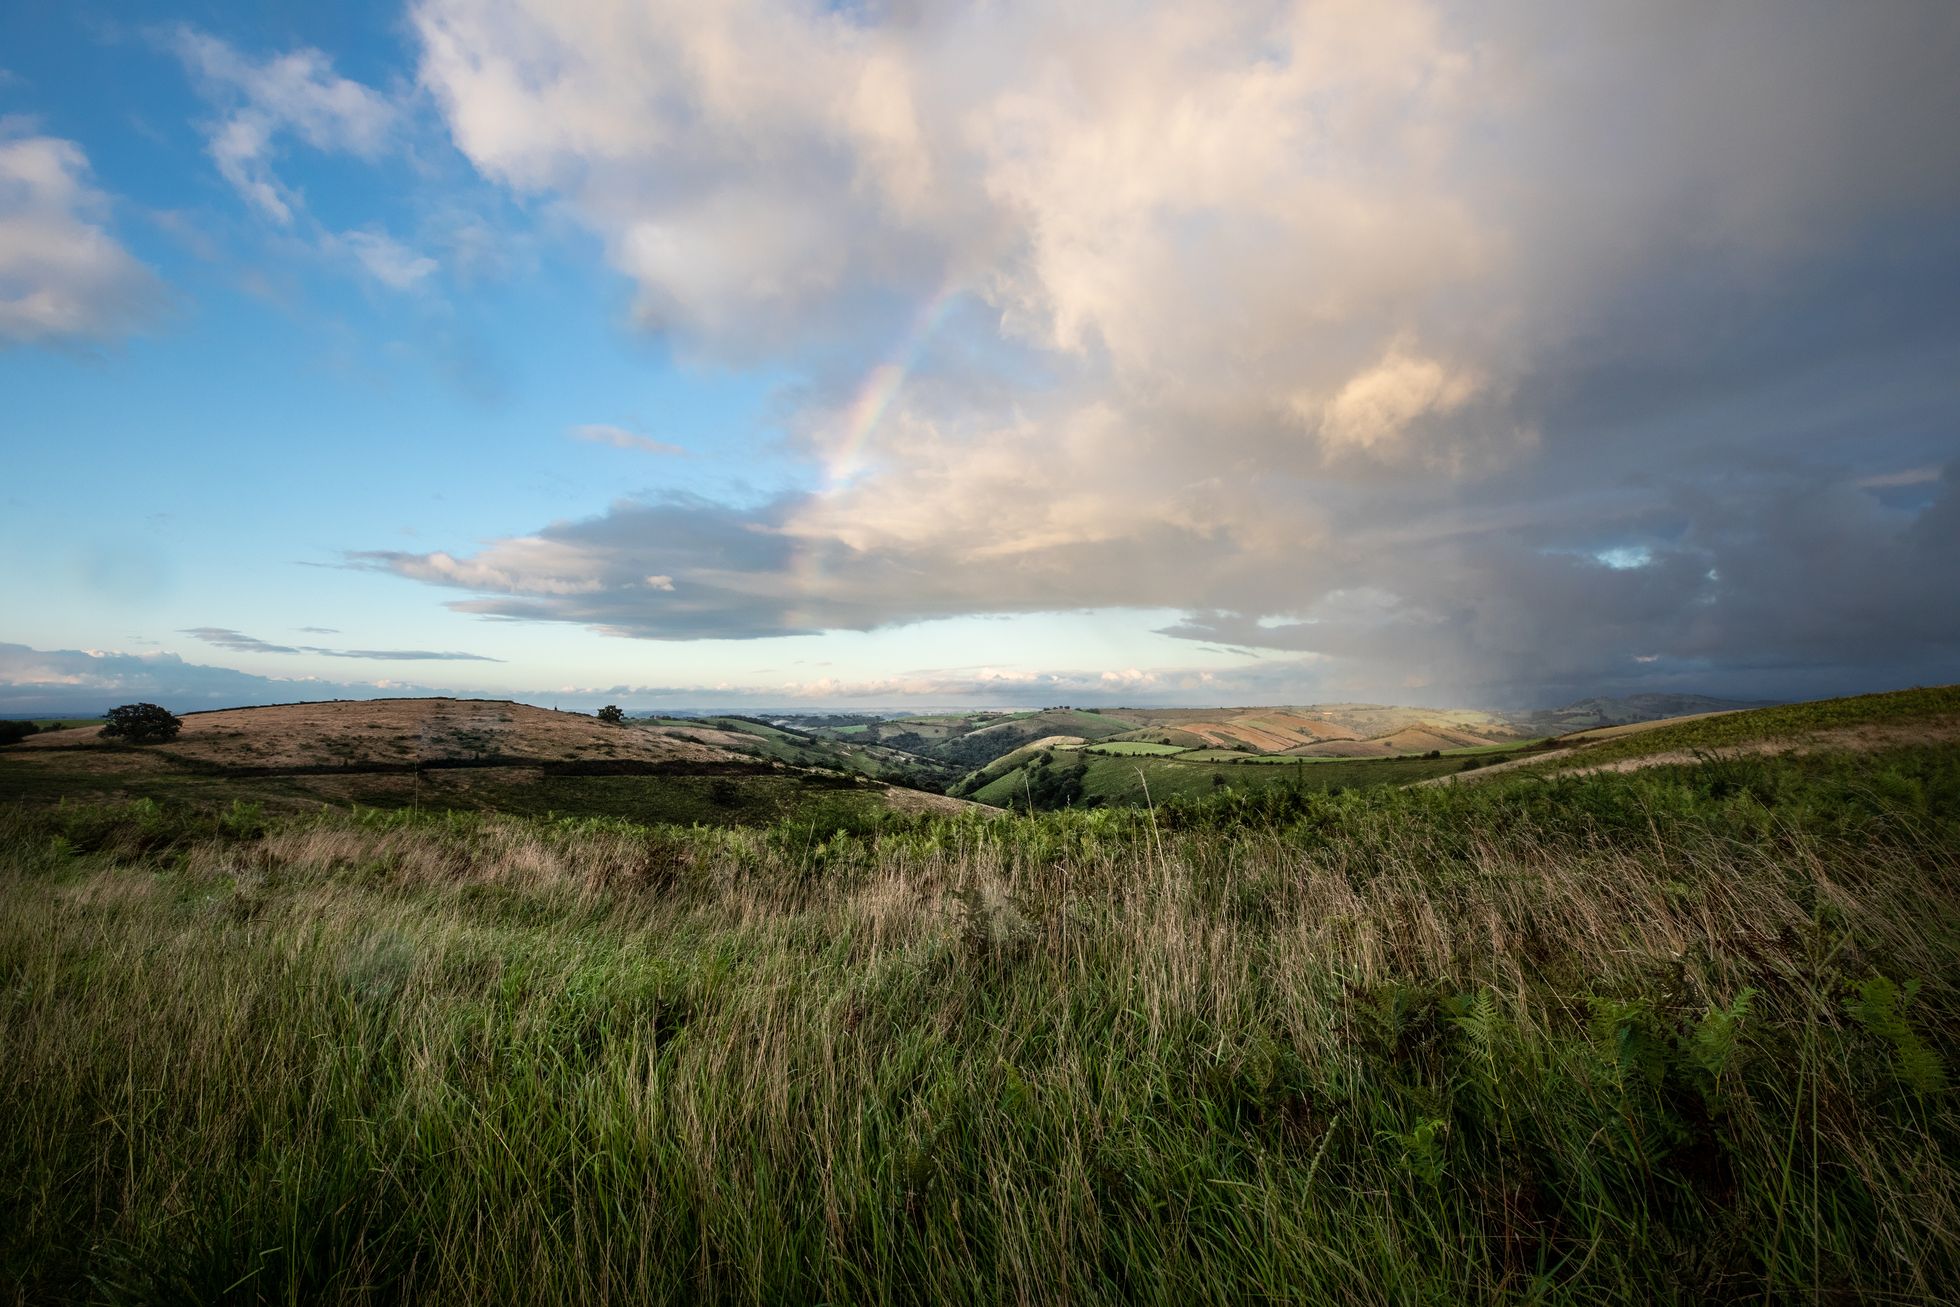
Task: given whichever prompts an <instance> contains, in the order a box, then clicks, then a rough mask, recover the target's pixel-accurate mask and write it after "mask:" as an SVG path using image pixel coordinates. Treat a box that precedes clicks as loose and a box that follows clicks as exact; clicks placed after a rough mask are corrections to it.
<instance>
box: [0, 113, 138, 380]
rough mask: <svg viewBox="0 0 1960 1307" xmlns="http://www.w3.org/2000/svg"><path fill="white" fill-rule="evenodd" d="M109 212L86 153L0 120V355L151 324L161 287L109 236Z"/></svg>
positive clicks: (16, 123)
mask: <svg viewBox="0 0 1960 1307" xmlns="http://www.w3.org/2000/svg"><path fill="white" fill-rule="evenodd" d="M108 207H109V201H108V198H107V197H106V196H104V195H103V194H102V192H100V191H99V190H97V189H95V187H94V186H93V185H91V184H90V181H89V165H88V157H87V155H85V154H84V153H83V152H82V148H81V146H79V145H77V144H76V143H75V142H73V141H66V140H62V139H60V138H58V137H53V136H36V135H30V134H28V132H27V130H26V125H25V124H24V123H22V122H21V121H19V120H7V119H0V345H21V344H38V343H47V342H58V341H72V340H85V339H94V340H101V339H109V338H113V337H116V336H120V335H123V334H125V333H127V332H129V331H132V330H135V329H136V328H138V327H140V326H141V325H143V324H144V323H145V322H146V321H148V320H149V319H150V318H151V317H152V316H153V315H154V313H155V311H156V309H157V307H158V305H159V303H160V300H161V286H160V284H159V283H158V281H157V279H156V276H155V274H153V273H152V272H151V271H150V270H149V269H148V268H147V267H145V266H144V265H143V264H141V263H139V262H138V261H137V260H136V259H135V258H134V257H133V256H132V255H131V254H130V253H129V251H128V250H126V249H124V248H123V247H122V245H121V244H119V243H118V242H117V241H116V239H115V238H114V237H113V236H111V235H110V234H109V232H108V231H107V230H106V229H105V228H104V226H103V225H102V218H103V215H104V214H105V213H106V211H107V209H108Z"/></svg>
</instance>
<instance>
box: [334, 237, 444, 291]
mask: <svg viewBox="0 0 1960 1307" xmlns="http://www.w3.org/2000/svg"><path fill="white" fill-rule="evenodd" d="M333 239H334V241H335V243H337V244H338V245H340V246H342V247H343V248H345V249H346V250H347V251H348V252H349V253H350V254H352V255H353V256H354V259H355V261H356V262H358V263H359V264H360V266H361V267H362V269H364V270H365V271H366V272H367V274H368V275H369V276H371V277H373V278H374V279H375V280H376V281H378V282H380V283H381V284H382V285H384V286H387V287H389V288H390V289H391V290H412V289H414V288H415V287H416V286H418V285H420V284H421V282H422V281H423V280H424V279H425V278H427V277H428V276H429V275H430V274H431V273H433V272H435V271H436V268H437V266H438V265H437V263H436V261H435V260H434V259H432V258H430V257H429V256H427V255H426V254H418V253H416V252H415V251H414V250H411V249H409V248H408V247H407V246H406V245H403V244H402V243H401V242H399V241H397V240H395V239H394V238H393V237H391V236H389V235H387V234H386V233H384V232H379V231H350V232H342V233H341V234H340V235H339V236H338V237H335V238H333Z"/></svg>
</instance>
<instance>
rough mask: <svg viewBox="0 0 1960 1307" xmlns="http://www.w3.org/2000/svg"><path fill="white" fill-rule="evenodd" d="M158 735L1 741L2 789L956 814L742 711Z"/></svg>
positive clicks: (533, 808) (273, 726) (850, 753)
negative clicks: (130, 739) (148, 739)
mask: <svg viewBox="0 0 1960 1307" xmlns="http://www.w3.org/2000/svg"><path fill="white" fill-rule="evenodd" d="M183 723H184V725H183V730H182V732H181V733H180V734H179V736H178V737H177V738H176V739H175V740H173V741H171V742H169V743H167V744H155V745H143V746H132V745H128V744H123V743H120V742H116V741H111V740H104V739H102V738H101V736H100V734H99V733H98V731H97V729H96V728H95V727H93V726H90V727H82V728H75V729H68V730H58V731H51V732H44V733H42V734H39V735H35V736H31V737H29V738H28V739H27V740H25V741H23V742H22V743H20V744H17V745H14V746H11V747H9V748H7V749H5V750H0V798H27V799H33V798H57V797H60V798H68V797H84V796H88V795H121V796H126V797H132V798H197V799H215V800H217V801H220V802H227V801H230V800H231V799H234V798H237V799H243V800H246V801H251V802H260V803H268V804H271V805H273V806H275V807H290V806H294V805H311V804H319V803H327V804H336V805H339V804H362V805H366V806H371V807H406V806H414V807H435V808H457V809H483V810H487V809H497V810H504V811H514V812H537V813H545V812H556V813H563V814H572V815H593V816H618V817H632V818H635V819H638V820H644V821H680V822H695V821H705V822H712V823H717V824H728V823H734V824H749V823H755V822H768V821H774V820H779V819H781V818H784V817H787V816H791V815H794V814H796V813H798V812H801V811H804V810H806V809H810V808H812V807H828V808H831V809H836V810H862V811H866V812H870V811H876V810H882V809H888V808H901V809H919V808H940V807H944V808H948V809H952V808H958V807H960V806H963V805H961V804H960V803H959V802H958V801H957V800H948V799H945V798H944V797H942V796H940V795H937V794H931V793H925V792H922V791H920V790H917V789H914V788H910V787H909V786H908V785H905V784H894V783H892V782H893V781H894V780H903V779H904V778H905V777H906V776H907V775H908V774H909V773H908V772H907V771H905V770H902V769H900V768H898V767H895V766H893V765H891V763H890V759H889V757H879V756H877V755H875V754H873V753H870V752H867V751H866V750H863V749H852V748H846V747H843V746H840V745H837V744H834V743H832V742H830V741H825V740H821V739H817V738H815V737H809V738H806V739H800V740H795V741H794V744H793V745H790V746H786V745H785V741H786V740H788V739H790V738H791V737H789V736H788V734H787V733H785V732H782V731H780V730H777V729H775V728H772V727H769V726H768V725H767V724H765V723H752V722H748V721H746V720H744V719H735V718H717V719H688V720H685V721H651V722H631V721H629V722H626V723H623V724H620V725H610V724H607V723H605V722H601V721H599V720H598V719H597V718H594V717H588V716H585V715H584V714H581V713H565V712H554V711H549V710H546V709H543V708H535V707H531V706H529V705H526V704H519V703H512V702H509V701H505V700H474V699H450V698H431V699H378V700H367V701H361V700H356V701H336V702H326V703H305V704H282V705H276V706H270V707H263V708H236V709H226V710H222V711H216V712H204V713H189V714H186V715H185V716H184V718H183Z"/></svg>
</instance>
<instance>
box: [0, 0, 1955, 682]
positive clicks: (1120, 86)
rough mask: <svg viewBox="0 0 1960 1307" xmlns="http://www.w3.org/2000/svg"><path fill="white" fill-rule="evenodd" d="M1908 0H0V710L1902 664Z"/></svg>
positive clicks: (1940, 201) (1907, 614) (1936, 43)
mask: <svg viewBox="0 0 1960 1307" xmlns="http://www.w3.org/2000/svg"><path fill="white" fill-rule="evenodd" d="M1956 55H1960V18H1956V11H1955V10H1954V9H1953V8H1952V7H1951V6H1948V5H1943V4H1934V3H1927V4H1904V3H1899V4H1888V5H1883V6H1876V7H1873V8H1870V9H1864V10H1858V11H1855V12H1854V11H1850V10H1846V9H1843V8H1842V7H1838V6H1818V7H1817V8H1816V10H1815V12H1814V13H1813V14H1812V15H1810V21H1806V22H1794V21H1790V20H1789V17H1788V11H1787V9H1786V8H1785V7H1784V6H1780V5H1768V4H1765V5H1753V6H1752V5H1740V6H1733V7H1730V8H1729V9H1727V10H1725V11H1724V12H1723V13H1722V14H1720V15H1715V14H1708V13H1703V12H1702V11H1700V10H1698V9H1696V8H1695V7H1691V6H1690V7H1683V8H1680V9H1660V10H1654V11H1651V12H1648V13H1644V14H1642V15H1638V16H1634V15H1615V16H1610V17H1600V16H1598V15H1592V16H1586V15H1573V14H1571V13H1568V12H1566V11H1564V10H1563V9H1562V7H1559V6H1538V5H1532V4H1517V5H1504V6H1496V7H1489V6H1477V7H1472V8H1467V9H1464V8H1457V7H1454V6H1449V5H1441V4H1432V3H1426V2H1425V0H1394V2H1393V3H1383V4H1379V5H1371V6H1363V7H1360V8H1354V7H1348V6H1342V5H1330V4H1310V3H1303V4H1297V5H1295V4H1282V3H1274V4H1245V5H1224V6H1216V7H1212V8H1208V9H1207V10H1206V12H1204V13H1202V14H1191V13H1186V12H1184V11H1182V10H1181V9H1179V8H1178V7H1172V6H1166V7H1161V8H1160V7H1156V6H1151V5H1145V6H1141V7H1122V6H1113V7H1109V8H1104V7H1101V6H1095V5H1091V6H1086V7H1082V8H1081V9H1079V10H1075V11H1073V12H1071V13H1068V14H1058V13H1056V12H1054V11H1052V10H1051V9H1049V8H1047V7H1040V6H1026V7H1023V6H1018V5H1005V6H999V7H995V8H991V9H987V10H984V11H968V10H963V9H961V10H955V9H947V10H937V9H927V10H921V11H918V12H913V11H911V10H903V9H892V10H890V11H887V10H886V9H884V8H883V7H880V6H875V5H874V6H866V7H861V8H859V7H850V8H840V9H833V8H829V7H824V6H817V5H808V4H786V3H773V2H765V0H754V2H752V3H747V2H745V3H737V4H730V5H727V6H715V7H709V8H707V9H705V10H704V9H702V8H701V7H697V6H684V5H668V4H664V3H651V2H649V3H641V4H625V3H618V4H615V3H611V0H576V3H573V2H569V0H568V2H567V3H562V4H546V3H544V2H543V0H421V2H419V3H416V4H413V5H409V6H406V7H405V6H402V5H396V4H390V5H358V6H356V5H344V6H301V5H286V4H279V5H249V6H248V5H224V4H211V5H184V6H163V5H140V6H128V5H91V4H63V5H55V4H43V3H36V2H31V0H30V3H25V4H18V5H13V6H9V7H7V8H6V9H5V11H4V12H0V70H4V72H0V393H3V394H4V395H5V396H6V404H5V407H4V410H0V442H3V444H4V452H5V460H6V467H7V470H8V475H7V477H6V484H5V488H4V490H0V501H4V507H5V512H4V514H3V515H0V557H4V559H5V560H6V567H5V569H4V572H0V710H6V709H8V708H10V707H11V708H17V709H19V710H21V711H45V710H48V709H50V708H53V707H58V706H62V705H72V706H75V707H83V706H86V704H85V703H84V701H91V702H92V701H93V700H94V699H99V698H103V697H104V696H107V697H108V698H111V699H114V698H116V697H117V696H119V695H122V694H124V693H129V694H131V695H134V694H135V692H137V691H142V692H144V693H145V694H147V695H153V696H156V697H160V698H163V699H174V700H177V701H182V706H185V707H196V706H203V705H204V704H206V703H208V702H211V701H214V700H216V699H221V698H230V699H232V700H234V701H241V702H244V701H252V700H253V699H264V698H291V697H300V696H304V695H310V694H351V693H361V692H365V691H366V690H369V689H378V690H380V691H383V692H406V691H407V690H410V689H413V688H416V687H430V688H440V689H452V690H458V691H464V692H469V693H485V694H512V695H516V696H520V697H525V698H530V699H535V700H539V701H546V702H549V701H552V700H555V699H560V698H563V699H569V700H570V701H572V702H577V703H586V702H588V701H603V700H605V699H608V698H617V699H619V700H620V701H622V702H627V703H630V704H634V705H638V706H649V707H650V706H655V705H659V704H682V703H692V704H743V703H752V704H760V703H766V704H771V705H784V704H799V703H808V704H820V705H849V704H858V703H877V704H904V703H919V704H923V703H933V704H946V703H962V702H981V703H1036V704H1039V703H1048V702H1061V701H1079V702H1088V701H1097V700H1112V701H1122V702H1143V701H1185V702H1199V703H1215V702H1220V701H1225V702H1277V701H1293V702H1299V701H1308V700H1313V699H1354V698H1372V699H1397V700H1401V701H1409V702H1443V701H1465V702H1478V703H1546V702H1553V701H1560V700H1562V699H1564V698H1570V697H1578V696H1579V695H1581V694H1586V693H1592V692H1595V691H1600V690H1606V691H1612V690H1631V689H1642V688H1667V689H1692V690H1705V691H1709V692H1715V693H1724V694H1742V695H1751V696H1759V697H1774V696H1784V695H1796V694H1809V693H1826V692H1836V691H1843V690H1858V689H1871V688H1884V687H1887V686H1890V685H1895V684H1904V683H1911V682H1913V681H1924V680H1937V679H1944V680H1951V679H1954V675H1953V673H1954V670H1955V668H1956V667H1960V602H1957V601H1960V594H1956V593H1955V592H1954V591H1953V589H1952V582H1951V580H1950V577H1951V576H1952V575H1953V574H1954V572H1953V571H1952V570H1951V569H1952V568H1953V567H1954V566H1955V565H1956V564H1960V506H1956V498H1955V496H1956V491H1955V489H1954V486H1955V478H1956V476H1957V475H1960V472H1956V463H1957V462H1960V387H1956V383H1955V381H1954V378H1955V377H1956V376H1960V308H1956V304H1957V303H1960V296H1956V295H1955V293H1954V292H1955V291H1956V290H1960V258H1956V254H1957V253H1960V237H1956V236H1955V234H1954V233H1955V232H1956V231H1960V223H1956V222H1955V219H1956V217H1960V212H1956V211H1957V210H1960V180H1956V179H1960V148H1957V147H1956V141H1957V140H1960V133H1956V132H1955V131H1954V129H1953V127H1952V125H1951V124H1952V123H1953V122H1954V121H1960V93H1956V91H1955V89H1954V87H1953V82H1952V78H1951V76H1950V68H1951V66H1952V59H1953V57H1954V56H1956Z"/></svg>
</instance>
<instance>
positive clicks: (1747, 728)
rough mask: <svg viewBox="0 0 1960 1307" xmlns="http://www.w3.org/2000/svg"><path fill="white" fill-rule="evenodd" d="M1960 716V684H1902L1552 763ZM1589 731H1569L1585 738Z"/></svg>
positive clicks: (1721, 717)
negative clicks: (1914, 687)
mask: <svg viewBox="0 0 1960 1307" xmlns="http://www.w3.org/2000/svg"><path fill="white" fill-rule="evenodd" d="M1953 718H1960V685H1947V686H1939V687H1936V688H1932V689H1917V690H1897V691H1894V692H1892V693H1890V694H1861V695H1854V696H1851V697H1848V698H1843V699H1817V700H1813V701H1811V702H1808V703H1791V704H1780V705H1778V706H1776V707H1773V708H1750V709H1747V710H1745V711H1742V712H1726V713H1718V714H1715V715H1711V716H1706V717H1696V718H1694V719H1692V720H1689V721H1683V722H1676V723H1674V724H1672V725H1667V726H1657V727H1655V728H1653V729H1652V730H1641V731H1636V732H1632V733H1629V734H1625V735H1614V736H1612V737H1610V738H1606V739H1602V740H1600V741H1599V742H1598V743H1596V744H1592V745H1591V746H1590V747H1588V748H1586V749H1585V750H1584V752H1583V753H1578V754H1574V755H1573V756H1571V757H1568V758H1555V759H1552V760H1550V761H1549V762H1548V763H1547V764H1545V765H1546V767H1548V768H1558V767H1566V766H1596V765H1598V764H1602V763H1610V762H1616V761H1619V760H1620V759H1623V758H1637V757H1643V756H1646V755H1650V754H1656V753H1674V752H1682V753H1696V752H1709V751H1713V750H1718V749H1732V748H1742V747H1747V746H1749V745H1754V744H1761V743H1764V742H1771V741H1783V740H1796V739H1801V738H1803V737H1804V736H1807V735H1811V734H1814V733H1818V732H1829V731H1846V730H1856V729H1857V728H1859V727H1863V726H1889V725H1895V724H1906V725H1909V724H1911V723H1913V722H1927V721H1937V720H1942V719H1946V720H1951V719H1953ZM1587 734H1588V733H1587V732H1580V733H1579V734H1577V735H1574V736H1571V737H1568V738H1569V740H1571V741H1573V742H1577V741H1583V740H1585V739H1586V737H1587Z"/></svg>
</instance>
